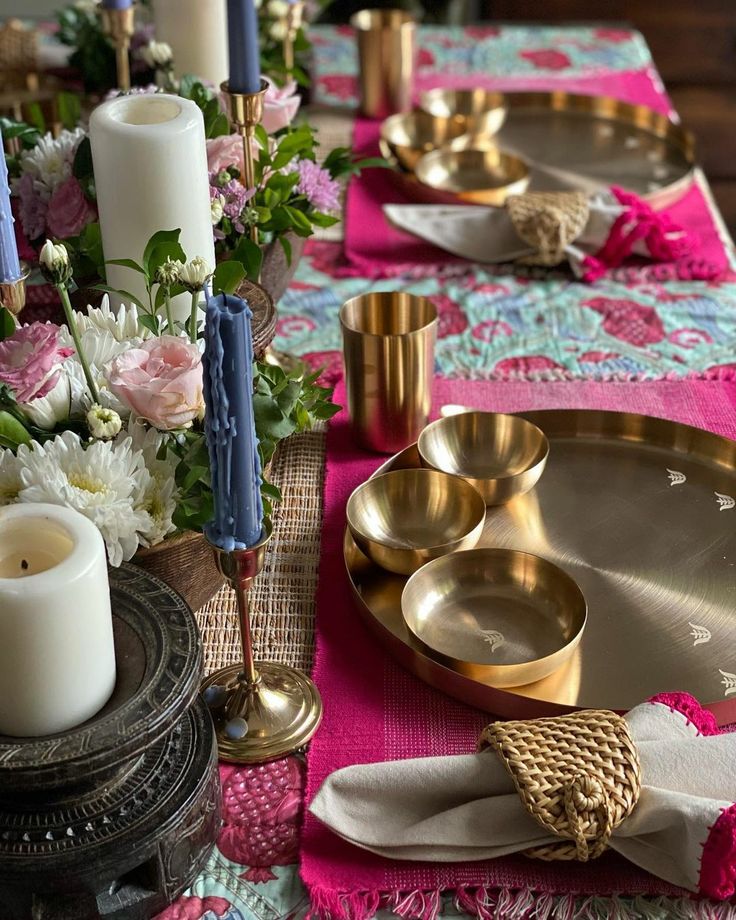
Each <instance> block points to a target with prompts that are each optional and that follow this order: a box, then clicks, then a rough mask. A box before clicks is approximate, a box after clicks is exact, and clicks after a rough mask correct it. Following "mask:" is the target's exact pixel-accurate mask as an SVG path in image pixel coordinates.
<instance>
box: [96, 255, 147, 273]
mask: <svg viewBox="0 0 736 920" xmlns="http://www.w3.org/2000/svg"><path fill="white" fill-rule="evenodd" d="M105 265H121V266H122V267H123V268H131V269H132V270H133V271H134V272H138V273H139V274H140V275H145V272H144V271H143V269H142V268H141V266H140V265H139V264H138V263H137V262H134V261H133V260H132V259H108V260H107V261H106V262H105Z"/></svg>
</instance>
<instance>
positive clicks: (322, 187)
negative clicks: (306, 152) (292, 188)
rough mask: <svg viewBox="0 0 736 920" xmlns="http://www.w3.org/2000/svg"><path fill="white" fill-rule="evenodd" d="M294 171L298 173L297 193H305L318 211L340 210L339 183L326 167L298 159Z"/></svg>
mask: <svg viewBox="0 0 736 920" xmlns="http://www.w3.org/2000/svg"><path fill="white" fill-rule="evenodd" d="M296 171H297V172H298V173H299V182H298V184H297V187H296V191H297V192H298V194H300V195H306V197H307V198H308V199H309V202H310V204H312V205H313V206H314V207H315V208H316V209H317V210H318V211H325V212H327V213H329V212H331V211H339V210H340V183H339V182H338V181H337V179H333V178H332V176H331V175H330V174H329V172H328V171H327V170H326V169H322V167H321V166H318V165H317V164H316V163H313V162H312V160H299V162H298V163H297V164H296Z"/></svg>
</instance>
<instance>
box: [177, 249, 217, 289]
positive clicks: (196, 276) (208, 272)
mask: <svg viewBox="0 0 736 920" xmlns="http://www.w3.org/2000/svg"><path fill="white" fill-rule="evenodd" d="M211 276H212V269H211V268H210V266H209V263H208V262H207V260H206V259H203V258H202V256H195V258H193V259H190V260H189V262H186V263H185V264H184V265H182V266H180V268H179V280H180V281H181V283H182V284H183V285H184V287H185V288H186V289H187V290H188V291H192V292H193V291H201V290H202V288H203V287H204V286H205V284H206V283H207V282H208V281H209V279H210V277H211Z"/></svg>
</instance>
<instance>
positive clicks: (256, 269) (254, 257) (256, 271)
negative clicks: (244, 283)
mask: <svg viewBox="0 0 736 920" xmlns="http://www.w3.org/2000/svg"><path fill="white" fill-rule="evenodd" d="M230 258H231V261H233V262H240V264H241V265H242V266H243V267H244V268H245V273H246V277H247V278H248V280H250V281H257V280H258V278H259V276H260V274H261V265H262V264H263V250H262V249H261V247H260V246H259V245H258V243H254V242H253V240H252V239H250V237H248V236H241V237H240V239H239V240H238V245H237V246H236V247H235V249H234V250H233V252H232V255H231V257H230Z"/></svg>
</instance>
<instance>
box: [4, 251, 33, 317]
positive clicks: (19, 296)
mask: <svg viewBox="0 0 736 920" xmlns="http://www.w3.org/2000/svg"><path fill="white" fill-rule="evenodd" d="M20 269H21V276H20V278H18V280H17V281H2V282H0V306H3V307H5V309H6V310H7V311H8V313H12V314H13V316H18V314H19V313H20V312H21V310H22V309H23V307H25V305H26V281H27V280H28V276H29V275H30V273H31V269H30V266H29V265H28V263H27V262H21V265H20Z"/></svg>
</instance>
